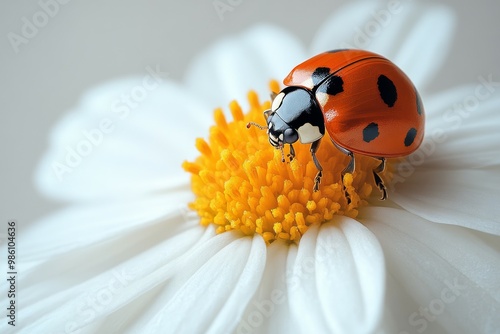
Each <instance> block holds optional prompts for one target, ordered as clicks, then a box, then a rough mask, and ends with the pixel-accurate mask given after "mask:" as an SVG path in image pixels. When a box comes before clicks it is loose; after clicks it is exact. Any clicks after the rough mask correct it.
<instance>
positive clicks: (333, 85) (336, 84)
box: [318, 75, 344, 95]
mask: <svg viewBox="0 0 500 334" xmlns="http://www.w3.org/2000/svg"><path fill="white" fill-rule="evenodd" d="M343 91H344V80H342V78H341V77H339V76H338V75H332V76H330V77H329V78H328V79H326V80H325V82H323V83H322V84H321V86H319V87H318V92H320V93H326V94H328V95H337V94H338V93H342V92H343Z"/></svg>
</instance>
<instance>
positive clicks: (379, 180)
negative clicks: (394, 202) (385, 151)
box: [373, 158, 387, 201]
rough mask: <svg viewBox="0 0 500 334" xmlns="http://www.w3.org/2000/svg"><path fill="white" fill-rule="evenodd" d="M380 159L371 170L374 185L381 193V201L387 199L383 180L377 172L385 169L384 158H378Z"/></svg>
mask: <svg viewBox="0 0 500 334" xmlns="http://www.w3.org/2000/svg"><path fill="white" fill-rule="evenodd" d="M378 159H379V160H380V164H379V165H378V166H377V168H375V169H374V170H373V179H374V180H375V185H376V186H377V188H378V189H379V190H380V192H381V193H382V197H381V198H380V200H381V201H384V200H386V199H387V189H386V188H385V184H384V181H383V180H382V177H380V175H379V173H382V172H383V171H384V170H385V158H378Z"/></svg>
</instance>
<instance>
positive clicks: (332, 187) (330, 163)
mask: <svg viewBox="0 0 500 334" xmlns="http://www.w3.org/2000/svg"><path fill="white" fill-rule="evenodd" d="M271 89H272V90H273V91H275V92H277V91H279V85H278V83H277V82H272V83H271ZM248 101H249V103H250V111H249V112H248V113H246V114H244V113H243V112H242V109H241V107H240V106H239V104H238V103H237V102H236V101H233V102H231V103H230V105H229V109H230V111H231V114H232V117H233V120H232V121H231V122H228V121H227V120H226V118H225V116H224V113H223V111H222V109H216V110H215V112H214V118H215V125H214V126H212V127H211V128H210V134H209V139H208V142H207V141H206V140H205V139H202V138H198V139H196V148H197V149H198V151H199V152H200V153H201V155H200V156H199V157H198V158H197V159H196V160H195V161H194V162H187V161H185V162H184V163H183V165H182V167H183V168H184V169H185V170H186V171H187V172H190V173H191V174H192V177H191V183H192V190H193V192H194V194H195V195H196V199H195V200H194V202H192V203H190V204H189V206H190V208H191V209H193V210H195V211H196V212H197V213H198V215H199V216H200V218H201V224H202V225H204V226H208V225H209V224H215V225H216V226H217V229H216V231H217V233H222V232H225V231H231V230H240V231H241V232H243V233H244V234H246V235H253V234H254V233H258V234H260V235H262V237H263V238H264V240H265V241H266V243H268V244H269V243H271V242H273V241H274V240H276V239H284V240H290V241H295V242H298V241H299V240H300V238H301V236H302V235H303V234H304V233H305V232H306V231H307V229H308V228H309V226H311V225H312V224H321V223H323V222H327V221H329V220H331V219H332V217H333V215H345V216H349V217H352V218H354V217H356V216H357V215H358V208H359V207H360V206H363V205H366V204H367V200H368V198H369V197H370V195H371V193H372V189H374V188H375V185H374V181H373V174H372V170H373V169H374V168H375V167H376V166H377V165H378V163H379V161H378V160H376V159H373V158H370V157H365V156H360V155H356V170H355V171H354V173H353V174H346V175H345V176H344V185H345V187H346V191H347V192H348V194H349V197H350V199H351V201H350V203H348V201H347V200H346V198H345V193H344V190H343V186H342V183H341V179H340V178H341V176H340V175H341V172H342V170H343V169H344V168H345V167H346V165H347V164H348V162H349V158H348V157H347V156H346V155H344V154H343V153H341V152H340V151H339V150H338V149H337V148H335V147H334V146H333V144H332V143H331V140H330V138H329V137H328V134H326V135H325V137H324V138H323V139H322V141H321V145H320V147H319V149H318V151H317V157H318V159H319V161H320V163H321V165H322V166H323V178H322V180H321V184H320V187H319V190H318V191H316V192H313V185H314V177H315V176H316V173H317V169H316V167H315V165H314V162H313V160H312V158H311V153H310V151H309V149H310V145H303V144H300V143H296V144H295V145H294V148H295V152H296V155H295V159H293V160H292V161H289V160H288V159H287V161H286V162H282V154H281V151H280V150H278V149H275V148H273V147H272V146H271V145H270V144H269V141H268V136H267V134H266V131H262V130H260V129H258V128H256V127H251V128H250V129H248V128H247V127H246V125H247V123H249V122H256V123H260V124H265V119H264V117H263V112H264V111H265V110H267V109H269V108H270V102H269V101H266V102H264V103H260V102H259V99H258V96H257V94H256V93H255V92H253V91H251V92H249V93H248ZM285 149H288V147H285ZM285 153H287V152H286V151H285ZM387 174H390V173H384V175H383V176H384V178H385V179H386V181H388V180H387V177H388V175H387ZM375 189H376V188H375ZM376 194H377V195H379V194H378V192H376Z"/></svg>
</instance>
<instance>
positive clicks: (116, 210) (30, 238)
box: [20, 191, 192, 261]
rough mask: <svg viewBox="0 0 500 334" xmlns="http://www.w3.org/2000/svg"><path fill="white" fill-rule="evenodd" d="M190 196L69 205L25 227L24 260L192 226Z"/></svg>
mask: <svg viewBox="0 0 500 334" xmlns="http://www.w3.org/2000/svg"><path fill="white" fill-rule="evenodd" d="M191 197H192V195H191V194H190V193H189V192H188V191H183V192H180V191H179V192H175V193H171V194H165V195H160V194H157V195H156V196H152V197H150V198H143V199H141V200H134V201H130V202H120V203H114V204H111V203H108V204H106V205H97V204H95V205H81V206H73V207H69V208H67V209H64V210H61V211H59V212H58V213H55V214H53V215H51V216H49V217H46V218H44V219H41V220H40V221H38V222H35V223H32V224H30V225H28V226H27V228H25V230H24V231H23V233H22V234H21V235H20V240H21V242H23V243H26V244H29V245H30V247H28V248H27V249H26V250H25V251H24V253H23V256H24V259H25V261H43V260H47V259H51V258H52V257H55V256H58V255H62V254H66V253H69V252H71V251H73V250H78V249H85V248H91V247H96V246H99V245H103V244H105V243H106V242H108V241H109V240H111V239H117V238H122V240H123V242H124V243H128V242H130V241H132V240H133V239H136V237H135V236H134V234H135V233H137V231H142V232H141V233H142V234H143V236H145V235H146V234H145V233H146V232H145V231H146V230H148V231H149V233H151V234H152V236H155V235H156V236H157V237H159V236H160V235H161V237H163V238H167V237H168V235H172V234H174V233H177V232H179V231H181V230H182V229H183V228H185V227H186V226H189V227H191V226H192V223H190V222H189V220H190V219H189V218H190V215H191V212H190V211H189V209H188V208H187V202H188V200H190V199H191ZM40 236H43V237H40ZM136 246H137V245H136Z"/></svg>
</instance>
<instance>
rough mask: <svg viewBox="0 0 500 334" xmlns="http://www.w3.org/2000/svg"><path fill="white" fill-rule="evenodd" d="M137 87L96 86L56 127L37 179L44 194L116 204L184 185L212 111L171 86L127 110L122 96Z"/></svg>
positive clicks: (128, 83)
mask: <svg viewBox="0 0 500 334" xmlns="http://www.w3.org/2000/svg"><path fill="white" fill-rule="evenodd" d="M140 89H143V90H145V88H144V87H143V80H141V79H129V80H123V81H116V82H111V83H109V84H106V85H103V86H101V87H98V88H96V89H94V90H93V91H91V92H89V93H88V94H87V95H86V96H85V97H84V98H83V99H82V102H81V104H80V105H79V106H78V107H77V108H76V109H75V110H74V111H73V112H72V113H70V114H68V115H66V117H64V118H63V119H62V120H61V121H60V122H59V123H58V124H57V125H56V127H55V129H54V131H53V133H52V136H51V143H50V148H49V152H48V153H47V154H46V155H45V156H44V158H43V159H42V162H41V163H40V166H39V168H38V170H37V173H36V182H37V184H38V187H39V188H40V190H41V191H42V192H43V193H45V194H46V195H48V196H51V197H54V198H57V199H61V200H89V199H93V200H96V199H102V198H108V199H116V198H117V197H121V198H123V197H137V196H138V195H139V194H143V193H147V192H151V191H155V190H158V189H166V188H172V187H174V186H177V185H179V184H183V183H184V184H186V183H187V180H188V179H189V176H188V175H187V173H185V172H183V171H182V169H181V167H180V165H181V163H182V161H183V160H184V159H186V158H192V157H194V156H195V148H194V139H195V137H196V136H204V135H205V134H206V133H207V129H208V124H210V123H209V122H210V121H209V119H210V118H211V116H210V114H211V110H210V109H209V108H207V107H204V106H203V105H200V104H198V103H197V102H196V101H193V96H192V94H191V93H190V92H187V91H185V90H184V89H183V88H182V87H180V86H178V85H176V84H174V83H171V82H168V81H164V82H163V83H161V84H158V86H157V87H156V88H155V89H153V90H150V91H147V90H145V91H146V94H147V95H145V97H144V98H141V100H140V101H139V100H137V99H136V100H133V99H132V102H133V103H135V104H133V106H135V107H134V108H132V107H127V104H126V103H125V102H122V99H123V96H124V94H125V95H130V96H135V95H134V93H133V92H136V91H140ZM138 96H140V95H138ZM103 122H104V123H105V124H108V125H107V126H106V125H103ZM106 122H108V123H106ZM105 131H108V133H105Z"/></svg>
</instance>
